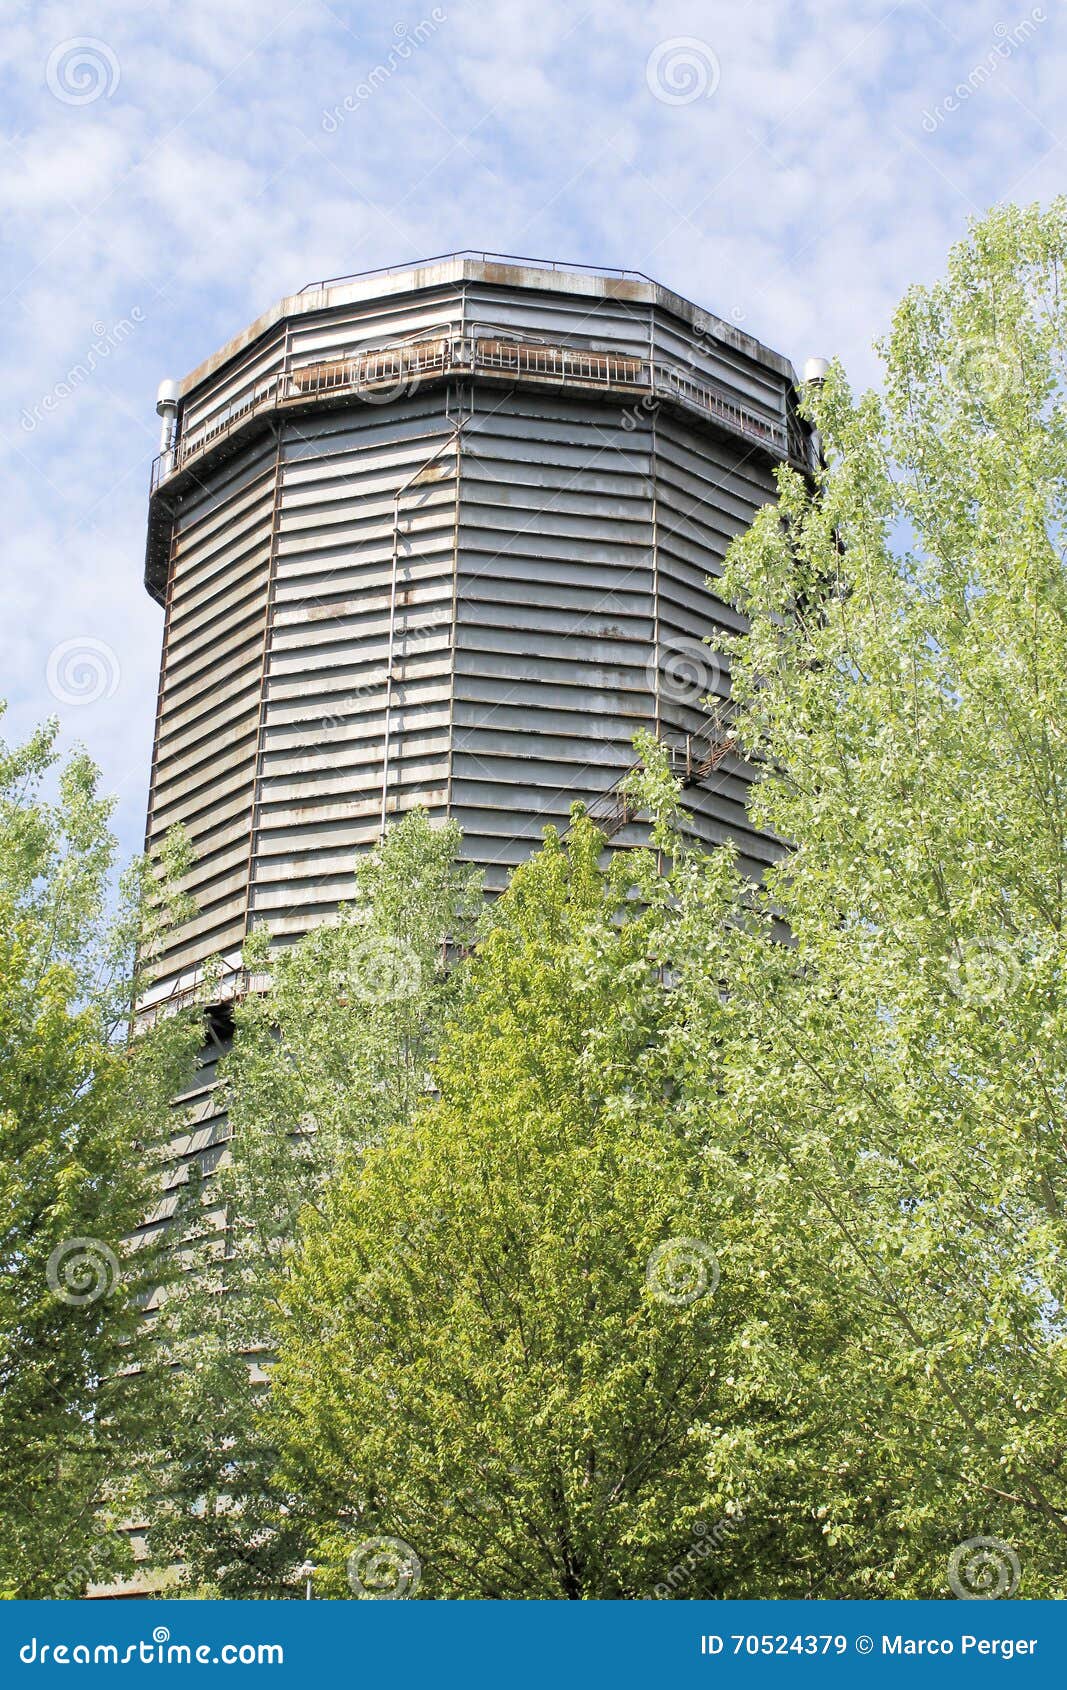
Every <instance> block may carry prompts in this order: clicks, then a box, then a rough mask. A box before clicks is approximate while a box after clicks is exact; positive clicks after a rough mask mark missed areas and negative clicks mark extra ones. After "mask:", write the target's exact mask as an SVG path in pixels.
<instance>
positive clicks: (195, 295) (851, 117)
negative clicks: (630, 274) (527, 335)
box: [0, 0, 1067, 848]
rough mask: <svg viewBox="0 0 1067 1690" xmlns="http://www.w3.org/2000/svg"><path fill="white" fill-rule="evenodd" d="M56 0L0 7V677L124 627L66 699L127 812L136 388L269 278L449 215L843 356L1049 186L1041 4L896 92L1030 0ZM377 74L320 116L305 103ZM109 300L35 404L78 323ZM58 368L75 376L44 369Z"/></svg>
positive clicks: (411, 240) (42, 709) (41, 695)
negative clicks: (103, 78)
mask: <svg viewBox="0 0 1067 1690" xmlns="http://www.w3.org/2000/svg"><path fill="white" fill-rule="evenodd" d="M438 9H439V11H443V12H444V13H445V14H446V15H445V18H444V20H443V21H441V22H440V23H439V24H438V25H437V26H436V27H435V28H434V29H433V31H432V32H429V33H427V35H426V39H425V40H424V41H423V43H422V45H420V46H418V47H417V48H415V49H413V50H412V51H411V52H410V53H409V54H408V55H407V56H406V57H399V56H398V55H397V54H396V53H395V52H394V51H393V49H394V48H395V46H396V43H397V42H398V41H400V40H402V39H403V30H404V26H406V28H407V31H408V32H409V35H410V32H412V31H414V29H415V26H416V25H417V24H418V23H419V21H420V19H424V18H427V19H428V18H430V16H431V13H432V11H433V7H432V6H431V5H430V4H426V3H423V0H419V4H418V5H416V6H414V7H412V8H411V9H410V10H403V9H401V8H397V9H396V10H392V9H390V10H387V11H383V9H382V8H381V7H380V6H375V5H373V4H370V3H369V0H368V3H366V4H351V3H347V0H328V3H327V0H257V4H256V5H255V6H254V7H252V6H249V5H248V4H247V0H183V3H182V4H181V5H177V4H173V5H171V4H167V3H166V0H146V3H145V4H144V5H138V4H137V3H136V0H96V3H95V4H94V5H92V6H91V7H84V6H83V5H82V4H80V0H78V3H75V0H47V3H45V4H40V3H35V4H32V5H30V4H28V3H27V4H24V5H21V6H19V5H17V4H16V5H13V6H11V7H9V9H8V15H6V16H5V19H4V21H3V23H2V24H0V50H2V52H3V61H4V63H5V64H6V65H7V66H8V70H7V72H6V77H7V86H6V88H5V93H4V104H3V112H4V116H3V119H2V120H0V122H2V127H3V132H4V134H5V135H6V136H7V144H6V147H5V153H4V160H3V169H2V172H0V214H2V223H0V228H2V229H3V232H4V240H5V247H6V250H5V257H4V266H3V281H2V283H0V292H2V293H3V294H4V295H5V296H6V298H5V306H6V309H5V310H4V313H3V321H4V323H5V326H6V329H7V341H8V344H7V348H6V356H5V377H6V380H5V392H6V396H7V401H8V403H7V405H6V406H5V410H4V413H3V416H2V417H0V473H2V475H3V478H4V510H5V515H6V518H7V535H8V539H7V545H6V548H5V557H6V566H7V567H6V571H5V574H6V577H7V585H6V588H5V592H6V602H5V617H4V628H5V641H4V646H5V650H4V677H5V678H4V682H3V690H5V691H6V692H7V694H8V696H9V697H10V698H11V700H12V704H13V711H12V715H13V717H14V718H15V720H14V721H12V720H11V719H9V721H8V724H7V731H8V732H9V733H10V732H12V731H14V729H15V728H16V726H17V727H18V728H21V729H25V728H26V727H27V726H28V725H29V724H30V723H31V722H33V721H35V720H37V719H38V718H40V717H41V716H43V715H44V714H46V713H48V711H49V710H50V709H52V708H53V707H54V703H55V701H54V700H53V698H52V697H51V695H50V694H49V692H48V688H47V682H46V674H47V662H48V656H49V653H50V652H51V651H52V650H53V649H54V647H55V646H56V645H57V644H58V643H60V642H62V641H64V640H69V639H72V638H75V637H80V636H85V637H86V638H89V639H95V640H103V641H105V642H107V643H108V644H109V645H110V646H111V647H112V648H113V649H114V651H115V652H116V654H117V658H118V663H119V668H120V672H121V678H120V683H119V685H118V687H117V689H116V691H115V693H114V695H113V696H112V697H110V698H101V699H100V700H98V701H97V702H96V703H94V704H86V705H82V706H75V707H72V708H69V709H64V710H63V711H62V712H61V714H62V716H63V720H64V727H65V729H66V730H67V731H68V732H69V735H70V736H71V737H78V738H81V739H83V740H84V741H85V742H86V743H88V745H89V746H90V749H91V750H92V751H93V752H94V754H95V755H96V756H97V757H98V759H99V760H100V761H101V762H102V764H103V765H104V769H105V775H106V778H107V780H108V781H109V782H110V783H111V784H112V785H114V786H119V787H120V789H121V797H122V805H121V812H120V816H121V824H122V831H123V838H124V842H125V843H126V845H127V846H128V847H131V848H132V847H135V846H136V845H137V843H138V842H139V840H140V837H141V831H142V820H143V801H144V787H145V777H146V762H147V755H148V746H149V743H150V738H151V728H152V716H153V710H154V703H155V673H154V670H155V660H156V654H157V652H158V646H159V635H160V613H159V611H158V609H157V607H156V606H154V605H153V604H151V603H150V601H149V600H148V599H147V598H146V597H145V595H144V592H143V589H142V586H141V564H142V556H143V539H144V518H145V504H146V499H145V486H146V478H147V471H148V464H149V462H150V460H151V456H152V453H153V451H154V443H155V437H156V418H155V415H154V411H153V400H154V394H155V388H156V385H157V383H158V381H159V379H160V378H161V377H162V376H164V375H177V374H181V373H183V372H184V371H185V370H187V369H189V368H191V367H192V366H193V365H194V364H196V363H198V362H199V361H200V360H201V359H202V358H203V357H204V356H205V355H206V354H208V353H209V352H210V351H212V350H213V349H214V348H215V347H216V346H217V345H218V344H219V343H220V342H222V341H223V340H225V339H228V338H229V337H230V335H232V334H233V333H235V332H237V331H238V330H239V329H240V328H242V327H243V326H244V325H245V323H246V322H248V321H249V320H250V319H251V318H253V317H254V316H256V315H258V314H259V313H260V312H261V311H262V310H263V309H264V308H265V307H266V306H268V305H269V304H270V303H271V302H272V301H273V300H274V299H275V298H276V297H278V296H280V295H281V294H283V293H287V292H290V291H292V290H293V289H294V288H297V287H299V286H301V285H302V284H303V283H305V282H306V281H309V280H311V279H312V278H313V277H316V276H324V275H334V274H340V273H344V272H347V271H351V270H358V269H363V268H369V267H371V266H375V265H379V264H388V263H393V262H398V261H401V260H405V259H408V258H412V257H417V256H419V255H420V254H428V253H434V252H440V251H448V250H452V249H454V248H457V247H463V246H468V245H473V246H484V247H486V248H489V249H496V250H501V251H517V252H529V251H533V252H534V253H535V254H536V255H541V256H559V257H562V258H570V259H580V260H584V261H587V262H599V263H604V264H617V265H622V266H626V267H630V268H634V269H639V270H644V271H647V272H649V273H651V274H653V275H655V276H657V277H658V278H659V279H661V280H662V281H664V282H666V283H668V284H669V285H671V286H673V287H675V288H676V289H677V290H678V291H680V292H682V293H686V294H689V295H690V296H691V297H693V298H694V299H696V300H698V301H699V302H700V303H702V304H704V305H706V306H708V307H709V308H710V309H712V310H717V311H719V312H721V313H722V314H723V315H730V314H732V313H743V319H744V323H745V326H746V327H747V328H749V329H751V330H752V331H753V332H754V333H756V334H758V335H759V336H760V337H761V338H763V339H765V340H767V341H769V342H770V343H771V344H772V345H774V346H776V347H778V348H779V349H781V350H782V351H784V352H786V353H788V354H789V355H791V356H792V357H793V358H794V360H795V361H799V360H801V359H802V358H803V357H804V356H805V355H807V354H808V353H809V352H814V351H818V352H838V353H840V354H841V355H842V356H843V357H844V358H845V361H846V363H847V364H848V365H849V367H850V369H851V370H852V371H853V373H854V375H855V376H856V377H857V379H860V380H866V379H869V378H871V377H872V376H873V375H874V374H875V371H876V365H875V362H874V360H873V358H872V356H871V352H870V343H871V341H872V339H873V338H874V337H875V335H876V334H878V333H880V332H882V331H883V330H884V328H885V326H886V324H887V322H888V318H889V314H890V311H891V309H892V306H893V304H894V302H895V300H896V298H897V297H898V296H899V294H900V293H901V292H902V291H903V289H904V287H905V286H906V285H907V284H908V283H909V282H910V281H912V280H915V279H921V278H928V277H931V276H933V275H934V274H936V273H937V271H938V269H939V268H940V265H941V263H942V260H943V257H944V253H945V250H946V249H947V247H948V245H949V244H950V242H951V241H952V240H954V239H955V238H957V237H958V236H959V234H960V233H961V232H962V230H963V227H964V225H965V222H966V219H967V217H968V216H969V215H970V214H972V213H973V212H975V211H978V210H981V209H984V208H985V207H986V206H987V205H989V204H990V203H991V202H993V201H995V200H997V199H1000V198H1003V197H1012V196H1016V195H1018V196H1020V197H1024V198H1037V197H1042V196H1044V195H1048V194H1050V193H1052V192H1054V191H1055V190H1056V188H1057V186H1058V178H1059V176H1060V175H1061V174H1062V156H1061V154H1060V150H1059V141H1058V137H1057V136H1056V134H1055V130H1056V125H1057V123H1058V122H1059V121H1060V120H1059V100H1058V95H1059V91H1060V89H1061V88H1062V86H1063V84H1064V80H1065V69H1067V66H1065V58H1067V53H1065V48H1064V39H1063V29H1062V25H1061V23H1060V19H1059V16H1058V11H1059V9H1058V8H1057V7H1056V6H1054V5H1053V4H1052V0H1047V5H1046V10H1047V13H1048V18H1047V21H1045V22H1044V23H1042V24H1040V26H1039V27H1038V28H1037V29H1036V30H1034V32H1033V33H1032V36H1031V37H1030V38H1029V39H1027V40H1026V41H1025V42H1024V43H1023V44H1022V45H1020V46H1019V47H1018V49H1017V50H1016V51H1014V52H1013V53H1012V55H1011V57H1010V59H1009V60H1007V61H1005V62H1003V63H1001V64H999V65H998V68H997V70H996V74H995V75H994V76H993V77H992V78H990V79H989V81H988V82H987V84H986V85H984V86H983V87H981V88H980V89H978V90H977V91H976V92H975V93H974V94H973V96H972V97H970V98H968V99H967V101H966V102H965V103H964V105H963V106H962V107H961V108H960V109H959V110H958V111H956V112H955V113H953V114H951V115H949V116H947V117H946V120H945V121H944V122H943V123H942V124H940V125H939V126H938V128H937V130H936V133H934V134H932V135H931V134H928V133H925V132H924V129H923V125H922V116H923V111H924V109H925V108H927V107H928V106H929V105H930V103H931V102H935V101H937V100H939V99H941V98H942V96H943V95H944V94H945V93H946V92H947V91H949V90H951V89H952V88H953V86H954V85H955V84H956V83H957V82H958V81H960V80H961V79H963V78H966V76H967V75H968V73H969V71H970V70H971V68H972V67H973V66H974V65H975V64H977V63H978V62H979V61H980V59H981V58H982V56H983V55H984V54H986V53H988V51H989V49H990V45H991V43H992V42H993V41H995V40H996V39H998V38H999V37H998V34H997V25H998V24H1001V25H1002V26H1008V27H1011V26H1014V25H1015V24H1016V23H1017V22H1018V21H1019V20H1021V19H1022V18H1024V17H1025V16H1026V15H1027V14H1028V12H1029V10H1030V8H1029V6H1028V5H1027V4H1026V3H1025V0H1020V3H1019V5H1018V10H1017V12H1016V11H1013V10H1011V9H1010V8H1006V7H1005V6H1004V4H1003V0H933V4H930V5H928V4H925V3H923V0H904V3H900V4H896V5H890V4H884V5H883V4H880V3H874V0H824V3H822V4H818V5H816V4H815V3H814V0H808V3H804V0H763V3H761V4H758V5H751V6H746V7H738V6H734V5H728V4H726V0H713V3H707V0H705V3H704V4H696V3H681V0H660V3H657V4H654V5H651V6H650V5H647V4H645V3H643V0H592V3H590V4H587V5H583V4H582V0H577V3H576V4H575V3H574V0H512V3H511V4H508V5H506V6H500V5H499V4H498V3H495V0H494V3H490V0H442V3H441V5H440V7H439V8H438ZM85 37H90V38H92V39H93V40H95V41H97V42H100V43H103V46H104V48H105V49H106V55H107V58H106V61H105V68H106V64H107V63H110V59H111V58H112V57H113V59H114V62H115V64H116V65H117V67H118V79H117V82H115V79H114V76H113V75H112V77H111V79H110V80H111V82H112V83H114V86H111V87H104V88H103V89H102V91H101V93H100V94H99V97H98V98H96V99H94V100H92V101H89V102H87V103H84V104H71V103H67V102H65V101H64V100H63V99H62V98H59V97H57V95H56V93H55V92H54V91H53V90H51V89H50V88H49V86H48V82H47V79H46V67H47V66H48V63H49V58H50V55H52V54H53V53H54V50H55V49H56V48H57V47H58V46H60V45H61V44H62V43H65V42H69V41H72V40H76V39H80V38H85ZM678 38H689V39H691V40H695V41H696V42H697V43H698V44H700V43H703V44H704V45H705V46H706V48H707V50H708V52H709V53H710V54H713V55H714V59H715V61H716V64H717V67H718V74H717V77H716V78H713V79H712V80H714V82H715V86H714V91H713V92H712V93H711V94H710V97H698V98H695V99H693V100H692V101H691V102H689V103H686V104H671V103H667V102H664V101H661V100H657V99H656V98H655V97H654V95H653V93H652V92H650V89H649V86H648V81H647V79H646V67H647V64H648V60H649V55H650V54H651V53H652V52H653V51H654V50H655V49H656V48H657V47H659V46H660V44H661V43H663V42H665V41H674V40H677V39H678ZM376 65H384V66H386V67H387V68H388V69H389V72H390V74H389V75H388V76H387V77H386V78H385V79H384V80H383V81H381V85H380V86H378V87H377V88H376V90H375V91H374V93H373V95H372V96H371V97H370V98H368V99H366V100H365V101H363V102H362V103H360V104H359V105H358V107H357V109H356V110H355V111H353V112H349V113H347V114H346V115H345V120H344V122H343V123H341V124H339V125H338V126H336V128H335V130H334V132H332V133H331V132H329V130H328V128H327V127H324V124H323V114H324V112H328V111H329V110H330V109H331V108H332V107H334V106H336V105H337V104H338V103H339V102H343V101H344V99H345V96H346V95H348V94H352V93H354V92H355V90H356V89H357V88H358V87H359V86H360V84H361V83H362V82H363V81H364V80H365V79H366V78H367V77H368V76H369V74H370V72H371V71H372V70H373V69H374V67H375V66H376ZM134 307H137V309H138V310H139V312H140V313H141V319H140V320H139V322H138V324H137V326H136V329H135V332H134V333H132V334H131V335H129V336H128V337H126V338H124V339H123V341H122V343H121V345H117V346H116V347H115V349H114V351H113V352H112V353H111V354H110V355H109V356H108V357H107V358H106V359H104V360H102V361H101V362H100V363H99V364H98V366H97V368H96V369H95V371H94V372H93V373H92V375H91V377H90V379H88V380H85V381H80V382H78V383H76V384H75V386H74V388H73V389H72V390H71V391H70V393H69V394H68V395H67V396H66V397H65V398H64V399H63V400H62V402H61V403H60V404H58V405H57V406H56V407H54V408H53V409H51V410H50V411H49V414H48V415H47V416H46V417H44V418H43V420H42V421H41V422H40V424H39V425H38V426H35V427H34V428H33V429H32V430H30V431H27V430H26V429H25V427H23V426H21V425H20V422H19V418H20V416H21V415H22V414H23V410H24V408H25V407H33V406H35V405H38V404H39V403H40V402H41V401H42V399H43V398H44V396H45V395H48V394H51V393H53V392H54V391H55V390H56V388H57V385H62V384H64V383H65V378H66V377H67V375H68V373H69V372H70V370H71V369H72V367H74V366H76V365H77V364H78V363H79V361H80V360H84V358H85V355H86V351H87V348H88V347H89V346H90V345H91V343H92V340H93V336H94V332H95V329H96V328H99V327H100V326H103V327H105V328H107V327H109V326H110V325H112V324H114V323H115V322H116V321H118V320H120V319H122V318H128V317H129V314H130V313H131V311H132V309H133V308H134ZM68 385H69V384H68Z"/></svg>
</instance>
